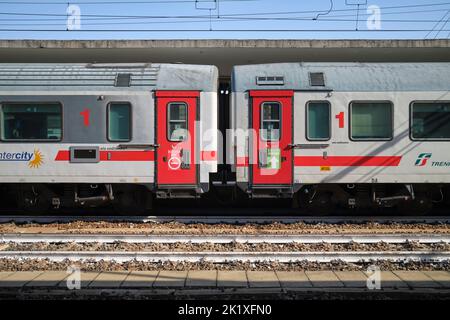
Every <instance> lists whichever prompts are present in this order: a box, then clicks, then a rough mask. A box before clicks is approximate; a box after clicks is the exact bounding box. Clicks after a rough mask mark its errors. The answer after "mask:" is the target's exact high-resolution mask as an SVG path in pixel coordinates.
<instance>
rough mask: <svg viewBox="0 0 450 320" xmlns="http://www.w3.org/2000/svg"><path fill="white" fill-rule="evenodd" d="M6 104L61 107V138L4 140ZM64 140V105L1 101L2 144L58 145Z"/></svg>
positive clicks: (57, 103)
mask: <svg viewBox="0 0 450 320" xmlns="http://www.w3.org/2000/svg"><path fill="white" fill-rule="evenodd" d="M5 104H10V105H11V104H42V105H45V104H55V105H58V106H59V110H60V111H61V136H60V138H59V139H5V138H3V134H4V132H3V130H4V122H3V106H4V105H5ZM63 139H64V104H63V103H62V102H61V101H59V100H57V101H1V102H0V142H2V143H16V142H21V143H34V142H40V143H57V142H61V141H62V140H63Z"/></svg>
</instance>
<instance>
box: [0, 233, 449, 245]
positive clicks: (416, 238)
mask: <svg viewBox="0 0 450 320" xmlns="http://www.w3.org/2000/svg"><path fill="white" fill-rule="evenodd" d="M0 241H1V242H15V243H36V242H46V243H58V242H59V243H69V242H75V243H92V242H97V243H114V242H119V241H120V242H125V243H176V242H181V243H232V242H238V243H273V244H276V243H279V244H286V243H305V244H313V243H324V242H325V243H352V242H355V243H367V244H373V243H379V242H385V243H407V242H419V243H441V242H444V243H450V234H359V233H358V234H332V235H330V234H305V235H295V234H294V235H289V234H288V235H283V234H276V235H271V234H259V235H230V234H226V235H223V234H211V235H170V234H168V235H166V234H165V235H152V234H145V235H144V234H55V233H52V234H42V233H14V234H0Z"/></svg>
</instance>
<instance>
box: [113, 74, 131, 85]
mask: <svg viewBox="0 0 450 320" xmlns="http://www.w3.org/2000/svg"><path fill="white" fill-rule="evenodd" d="M130 84H131V73H118V74H117V77H116V83H115V86H116V87H129V86H130Z"/></svg>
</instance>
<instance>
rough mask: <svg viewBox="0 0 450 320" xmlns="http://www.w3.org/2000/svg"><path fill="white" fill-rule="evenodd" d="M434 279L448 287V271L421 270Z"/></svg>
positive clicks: (449, 276) (449, 281)
mask: <svg viewBox="0 0 450 320" xmlns="http://www.w3.org/2000/svg"><path fill="white" fill-rule="evenodd" d="M423 273H425V274H426V275H427V276H429V277H430V278H431V279H433V280H434V281H436V282H438V283H439V284H440V285H441V286H442V287H444V288H450V272H448V271H423Z"/></svg>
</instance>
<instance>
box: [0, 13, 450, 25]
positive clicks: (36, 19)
mask: <svg viewBox="0 0 450 320" xmlns="http://www.w3.org/2000/svg"><path fill="white" fill-rule="evenodd" d="M429 12H442V9H433V10H418V11H399V12H385V11H383V15H404V14H411V13H429ZM369 15H370V14H367V13H361V14H360V16H369ZM329 17H330V18H339V17H354V14H340V15H330V16H329ZM66 18H67V17H66V16H64V17H61V18H2V19H1V21H25V22H26V21H65V20H66ZM147 19H154V17H125V18H122V17H115V18H90V17H87V18H83V21H85V20H87V21H90V20H95V21H98V20H114V21H117V20H147ZM164 19H176V18H170V17H168V18H164ZM199 19H200V18H199ZM204 19H206V17H205V18H204ZM217 19H218V21H219V19H220V21H222V20H223V21H225V19H229V20H227V21H250V20H256V21H258V20H281V21H291V20H311V17H233V18H223V17H220V18H217ZM231 19H232V20H231ZM326 19H329V18H322V19H319V20H317V21H323V20H326ZM202 21H203V20H202ZM208 21H209V17H208ZM351 21H354V20H351ZM383 21H389V22H394V20H393V19H389V20H386V19H384V20H383ZM400 21H408V22H416V21H418V22H421V21H424V22H425V21H426V22H438V21H441V20H416V19H412V20H400V19H399V22H400ZM180 22H181V20H180ZM187 22H192V20H189V21H187ZM144 23H145V22H144ZM133 24H134V23H133Z"/></svg>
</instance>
